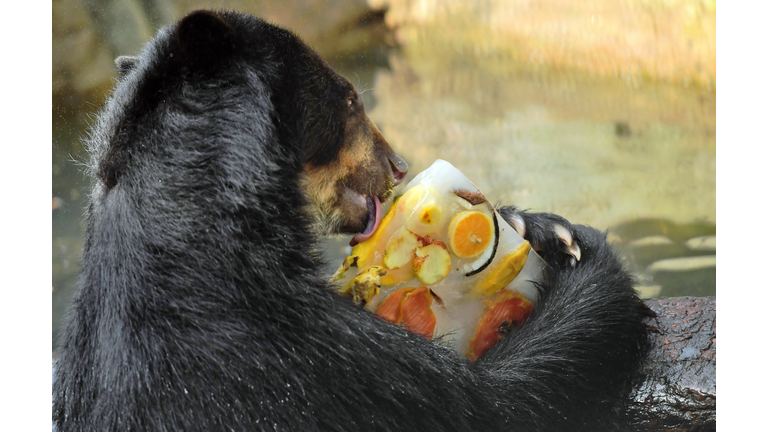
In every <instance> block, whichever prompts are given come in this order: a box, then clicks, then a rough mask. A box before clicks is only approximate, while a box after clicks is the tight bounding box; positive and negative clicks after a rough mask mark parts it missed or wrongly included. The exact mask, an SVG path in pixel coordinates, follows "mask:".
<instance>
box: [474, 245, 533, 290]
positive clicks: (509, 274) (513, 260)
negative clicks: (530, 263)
mask: <svg viewBox="0 0 768 432" xmlns="http://www.w3.org/2000/svg"><path fill="white" fill-rule="evenodd" d="M530 250H531V244H530V243H528V241H527V240H525V241H523V243H522V244H520V246H518V247H517V249H515V250H514V251H512V252H511V253H509V254H507V256H505V257H504V258H502V259H501V260H500V261H499V262H498V263H497V264H496V265H495V266H494V267H493V268H492V269H490V270H489V271H488V273H487V274H486V275H485V277H483V279H482V280H481V281H480V282H478V283H477V285H475V288H474V290H473V291H472V292H473V293H474V294H475V295H476V296H478V297H481V298H485V297H489V296H491V295H493V294H495V293H497V292H498V291H499V290H501V289H502V288H504V287H505V286H507V285H508V284H509V283H510V282H512V280H514V279H515V278H516V277H517V275H518V274H519V273H520V270H522V269H523V266H524V265H525V262H526V261H527V260H528V252H529V251H530Z"/></svg>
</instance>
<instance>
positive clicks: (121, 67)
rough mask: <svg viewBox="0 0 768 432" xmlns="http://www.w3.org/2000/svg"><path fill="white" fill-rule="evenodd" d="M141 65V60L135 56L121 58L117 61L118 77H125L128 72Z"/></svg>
mask: <svg viewBox="0 0 768 432" xmlns="http://www.w3.org/2000/svg"><path fill="white" fill-rule="evenodd" d="M137 63H139V58H138V57H134V56H120V57H118V58H116V59H115V66H117V75H118V76H120V78H123V77H125V76H126V75H127V74H128V72H130V71H132V70H133V68H135V67H136V64H137Z"/></svg>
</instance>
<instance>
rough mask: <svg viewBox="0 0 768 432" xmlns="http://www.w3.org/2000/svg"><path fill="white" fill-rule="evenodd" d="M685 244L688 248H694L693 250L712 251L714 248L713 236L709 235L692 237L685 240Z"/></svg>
mask: <svg viewBox="0 0 768 432" xmlns="http://www.w3.org/2000/svg"><path fill="white" fill-rule="evenodd" d="M685 246H687V247H688V249H691V250H695V251H714V250H715V236H714V235H709V236H702V237H694V238H692V239H690V240H688V241H687V242H685Z"/></svg>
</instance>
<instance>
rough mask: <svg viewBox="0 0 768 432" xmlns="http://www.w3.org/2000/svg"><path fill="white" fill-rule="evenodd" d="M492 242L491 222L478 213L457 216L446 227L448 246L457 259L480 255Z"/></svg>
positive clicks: (481, 213)
mask: <svg viewBox="0 0 768 432" xmlns="http://www.w3.org/2000/svg"><path fill="white" fill-rule="evenodd" d="M492 242H493V221H492V220H491V217H490V216H488V215H486V214H485V213H483V212H479V211H464V212H461V213H459V214H457V215H456V216H455V217H454V218H453V220H452V221H451V224H450V225H449V226H448V246H449V247H450V248H451V252H453V254H454V255H456V256H457V257H459V258H472V257H476V256H478V255H480V254H481V253H483V251H485V250H486V249H488V247H490V246H491V243H492Z"/></svg>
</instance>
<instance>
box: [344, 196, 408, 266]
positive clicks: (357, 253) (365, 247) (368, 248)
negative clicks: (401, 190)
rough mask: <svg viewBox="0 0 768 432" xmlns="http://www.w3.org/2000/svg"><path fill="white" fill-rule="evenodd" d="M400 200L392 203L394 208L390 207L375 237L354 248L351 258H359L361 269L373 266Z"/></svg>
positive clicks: (396, 199) (358, 262) (396, 198)
mask: <svg viewBox="0 0 768 432" xmlns="http://www.w3.org/2000/svg"><path fill="white" fill-rule="evenodd" d="M399 199H400V197H395V201H394V202H393V203H392V206H391V207H389V210H388V211H387V214H386V215H384V217H383V218H381V222H380V223H379V227H378V228H377V229H376V232H375V233H373V235H372V236H371V237H370V238H369V239H368V240H365V241H362V242H360V243H358V244H356V245H355V246H354V247H352V252H351V253H350V254H349V256H350V257H357V266H358V267H359V268H362V267H365V266H367V265H369V264H373V260H374V257H375V255H376V254H375V252H376V251H377V250H380V247H381V244H380V243H381V240H382V239H381V237H382V236H383V234H384V232H386V230H387V226H388V225H389V223H390V222H392V218H394V216H395V208H396V207H397V203H398V200H399Z"/></svg>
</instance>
